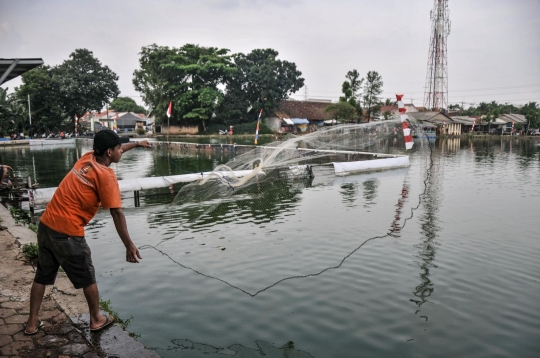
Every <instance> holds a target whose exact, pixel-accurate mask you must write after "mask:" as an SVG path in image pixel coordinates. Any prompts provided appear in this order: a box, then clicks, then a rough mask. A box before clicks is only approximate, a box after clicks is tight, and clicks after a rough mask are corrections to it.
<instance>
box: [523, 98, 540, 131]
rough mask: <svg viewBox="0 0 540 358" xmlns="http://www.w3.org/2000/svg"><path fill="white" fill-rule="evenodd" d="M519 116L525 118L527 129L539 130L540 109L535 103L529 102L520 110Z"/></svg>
mask: <svg viewBox="0 0 540 358" xmlns="http://www.w3.org/2000/svg"><path fill="white" fill-rule="evenodd" d="M520 112H521V114H523V115H524V116H525V118H526V119H527V122H528V127H527V130H529V128H540V108H539V107H538V104H537V103H536V102H529V103H527V104H526V105H524V106H523V107H522V108H521V111H520Z"/></svg>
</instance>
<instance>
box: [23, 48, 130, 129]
mask: <svg viewBox="0 0 540 358" xmlns="http://www.w3.org/2000/svg"><path fill="white" fill-rule="evenodd" d="M117 80H118V76H117V75H116V74H115V73H114V72H113V71H111V69H110V68H109V67H107V66H103V65H102V64H101V62H100V61H99V60H98V59H96V58H95V57H94V56H93V53H92V51H89V50H87V49H76V50H75V51H74V52H73V53H72V54H71V55H70V59H68V60H66V61H64V62H63V63H62V64H60V65H58V66H55V67H49V66H41V67H38V68H35V69H33V70H31V71H28V72H26V73H25V74H23V75H22V83H23V84H22V85H21V87H20V88H16V92H17V97H18V98H19V100H20V101H21V102H23V103H27V102H26V101H27V98H28V96H30V103H31V113H32V129H33V131H34V132H36V131H37V132H49V131H58V130H59V129H65V128H64V126H65V125H66V124H67V128H68V129H70V130H71V129H73V125H74V121H73V118H74V116H75V114H77V116H78V117H79V118H80V117H81V116H82V115H84V114H85V113H86V112H87V111H90V110H98V111H99V110H101V109H102V108H103V107H104V106H105V104H106V103H109V102H110V101H111V100H112V99H113V98H116V97H117V96H118V94H119V93H120V91H119V90H118V85H117V84H116V81H117ZM64 122H65V123H64ZM70 127H71V128H70Z"/></svg>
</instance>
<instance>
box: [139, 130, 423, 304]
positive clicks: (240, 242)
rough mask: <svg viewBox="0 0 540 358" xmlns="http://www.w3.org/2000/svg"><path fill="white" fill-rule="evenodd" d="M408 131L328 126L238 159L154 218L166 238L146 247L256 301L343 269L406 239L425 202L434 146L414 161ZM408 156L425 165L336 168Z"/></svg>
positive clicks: (420, 143) (183, 193) (418, 151)
mask: <svg viewBox="0 0 540 358" xmlns="http://www.w3.org/2000/svg"><path fill="white" fill-rule="evenodd" d="M412 127H413V128H416V129H417V131H418V133H420V130H421V128H420V126H416V125H415V123H412ZM400 128H401V123H400V121H397V120H396V121H393V120H391V121H384V122H375V123H366V124H355V125H344V126H335V127H326V128H321V129H319V130H317V131H316V132H314V133H310V134H306V135H302V136H297V137H296V136H290V137H289V138H288V139H287V140H285V141H281V142H275V143H271V144H270V145H265V146H260V147H256V148H255V149H253V150H250V151H249V152H247V153H244V154H240V155H237V156H236V157H234V158H233V159H232V160H230V161H229V162H228V163H226V164H224V165H218V166H217V167H216V168H215V169H214V171H213V172H212V174H211V175H209V176H206V177H205V178H204V179H202V180H199V181H198V182H193V183H190V184H188V185H185V186H184V187H182V188H181V190H180V191H179V192H178V195H177V196H176V197H175V199H174V201H173V205H172V206H171V207H169V208H168V209H167V210H165V211H162V212H159V213H155V214H153V217H152V218H151V219H150V224H151V226H153V227H159V230H160V231H161V233H162V236H160V237H157V236H156V237H155V238H153V239H151V242H150V243H149V245H147V246H146V247H151V248H153V249H155V250H158V251H159V252H161V253H162V254H163V255H165V256H167V257H168V258H169V259H171V260H172V261H173V262H175V263H176V264H178V265H180V266H182V267H185V268H188V269H191V270H193V271H195V272H197V273H198V274H201V275H204V276H207V277H211V278H213V279H217V280H219V281H222V282H224V283H226V284H228V285H230V286H232V287H234V288H237V289H239V290H241V291H243V292H245V293H247V294H250V295H256V294H258V293H260V292H262V291H264V290H266V289H268V288H270V287H273V286H275V285H276V284H278V283H279V282H282V281H284V280H289V279H292V278H298V277H307V276H313V275H319V274H321V273H322V272H325V271H327V270H329V269H334V268H338V267H340V266H341V265H342V264H343V262H344V261H345V260H346V259H347V258H348V257H349V256H351V255H352V254H353V253H354V252H356V251H357V250H358V249H359V248H360V247H362V246H363V245H364V244H365V243H366V242H368V241H370V240H373V239H375V238H381V237H392V236H393V237H398V236H399V231H400V230H401V228H402V227H403V224H404V220H405V219H406V216H407V215H405V213H407V212H411V210H412V209H413V208H414V207H415V206H417V204H418V199H417V200H415V201H413V202H411V201H410V200H409V198H410V197H413V196H416V197H417V198H418V195H419V194H421V193H422V190H423V182H422V180H423V179H424V175H415V176H414V177H415V178H420V177H421V178H422V180H414V181H412V180H410V172H411V171H414V172H416V174H418V173H422V171H425V169H426V167H427V165H428V161H427V158H428V156H427V155H425V154H426V152H427V151H428V145H427V140H426V139H424V138H422V136H420V138H418V139H417V140H416V142H417V146H415V148H413V150H412V151H409V152H407V153H405V150H404V148H405V145H404V140H403V135H402V134H401V132H400V130H399V129H400ZM403 154H411V155H412V156H414V157H415V158H416V159H415V165H413V166H411V168H402V169H396V170H389V171H379V172H371V173H363V174H357V175H351V176H346V177H336V175H335V172H334V167H333V165H332V163H334V162H351V161H365V160H373V159H377V158H380V157H392V156H394V155H403ZM383 193H384V195H383Z"/></svg>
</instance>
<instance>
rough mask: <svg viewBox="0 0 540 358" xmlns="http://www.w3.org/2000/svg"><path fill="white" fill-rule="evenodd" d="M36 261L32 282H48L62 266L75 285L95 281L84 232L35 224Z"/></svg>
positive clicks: (51, 280) (52, 279)
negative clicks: (75, 233) (64, 231)
mask: <svg viewBox="0 0 540 358" xmlns="http://www.w3.org/2000/svg"><path fill="white" fill-rule="evenodd" d="M37 236H38V245H39V253H38V265H37V271H36V277H35V278H34V282H36V283H39V284H42V285H52V284H54V281H55V280H56V274H57V273H58V267H59V266H62V268H63V269H64V271H65V272H66V274H67V276H68V278H69V280H70V281H71V283H73V286H74V287H75V288H83V287H87V286H90V285H91V284H94V283H96V275H95V271H94V265H92V257H91V252H90V247H88V244H87V243H86V240H85V239H84V236H69V235H66V234H62V233H59V232H56V231H54V230H52V229H50V228H49V227H47V226H46V225H45V224H43V223H41V222H40V223H39V227H38V235H37Z"/></svg>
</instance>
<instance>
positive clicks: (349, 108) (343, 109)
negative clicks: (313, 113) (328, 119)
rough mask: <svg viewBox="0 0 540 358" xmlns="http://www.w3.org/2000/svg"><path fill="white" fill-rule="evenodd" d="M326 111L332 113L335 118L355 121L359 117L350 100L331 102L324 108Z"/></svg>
mask: <svg viewBox="0 0 540 358" xmlns="http://www.w3.org/2000/svg"><path fill="white" fill-rule="evenodd" d="M324 111H325V112H328V113H332V115H333V116H334V118H335V119H340V120H345V121H353V120H357V119H358V114H357V112H356V108H355V107H354V106H353V105H352V104H350V103H349V102H345V101H339V102H337V103H332V104H329V105H328V106H326V107H325V108H324Z"/></svg>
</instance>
